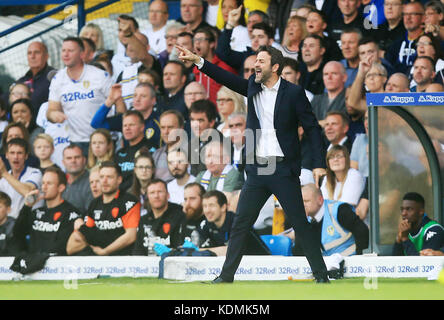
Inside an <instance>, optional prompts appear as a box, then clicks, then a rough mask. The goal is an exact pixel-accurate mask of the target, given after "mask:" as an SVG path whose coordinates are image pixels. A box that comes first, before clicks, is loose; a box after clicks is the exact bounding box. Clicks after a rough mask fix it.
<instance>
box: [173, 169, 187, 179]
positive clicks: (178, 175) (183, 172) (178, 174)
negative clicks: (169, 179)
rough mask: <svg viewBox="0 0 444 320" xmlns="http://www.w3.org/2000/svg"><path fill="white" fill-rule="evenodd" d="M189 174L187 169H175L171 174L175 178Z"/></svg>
mask: <svg viewBox="0 0 444 320" xmlns="http://www.w3.org/2000/svg"><path fill="white" fill-rule="evenodd" d="M186 174H187V171H186V170H185V171H182V172H180V171H175V172H173V173H172V174H171V175H172V176H173V177H174V178H175V179H182V178H183V177H185V175H186Z"/></svg>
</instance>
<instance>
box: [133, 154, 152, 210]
mask: <svg viewBox="0 0 444 320" xmlns="http://www.w3.org/2000/svg"><path fill="white" fill-rule="evenodd" d="M154 172H155V166H154V160H153V157H152V155H151V153H150V152H149V150H148V148H146V147H142V148H140V149H139V151H137V152H136V156H135V157H134V173H133V185H132V186H131V187H130V189H129V192H130V193H132V194H133V195H135V196H136V197H138V198H139V199H140V203H141V204H142V209H141V215H144V214H145V213H146V212H147V211H148V210H149V209H150V206H149V202H148V199H147V194H146V191H147V186H148V183H149V182H150V181H151V179H152V178H153V177H154Z"/></svg>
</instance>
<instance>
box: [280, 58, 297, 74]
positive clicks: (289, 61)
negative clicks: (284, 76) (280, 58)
mask: <svg viewBox="0 0 444 320" xmlns="http://www.w3.org/2000/svg"><path fill="white" fill-rule="evenodd" d="M285 67H290V68H291V69H292V70H294V72H301V70H300V68H299V63H298V62H297V60H295V59H293V58H290V57H284V63H283V67H282V69H284V68H285Z"/></svg>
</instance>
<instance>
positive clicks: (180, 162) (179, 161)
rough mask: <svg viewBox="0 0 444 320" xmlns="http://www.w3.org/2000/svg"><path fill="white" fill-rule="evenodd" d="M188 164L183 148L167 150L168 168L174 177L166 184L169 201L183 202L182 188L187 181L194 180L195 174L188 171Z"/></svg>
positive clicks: (183, 188)
mask: <svg viewBox="0 0 444 320" xmlns="http://www.w3.org/2000/svg"><path fill="white" fill-rule="evenodd" d="M189 167H190V164H189V163H188V159H187V155H186V153H185V152H184V151H183V150H179V149H177V150H172V151H170V152H168V169H169V171H170V174H171V175H172V176H173V177H174V179H173V180H172V181H170V182H169V183H168V185H167V187H168V193H169V194H170V202H174V203H177V204H180V205H182V203H183V202H184V190H185V186H186V185H187V184H188V183H191V182H194V180H195V179H196V177H195V176H193V175H190V174H189V173H188V171H189Z"/></svg>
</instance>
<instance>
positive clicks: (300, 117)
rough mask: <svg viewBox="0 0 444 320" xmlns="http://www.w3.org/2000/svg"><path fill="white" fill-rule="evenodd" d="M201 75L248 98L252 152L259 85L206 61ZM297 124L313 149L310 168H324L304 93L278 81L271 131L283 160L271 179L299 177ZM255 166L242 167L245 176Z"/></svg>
mask: <svg viewBox="0 0 444 320" xmlns="http://www.w3.org/2000/svg"><path fill="white" fill-rule="evenodd" d="M201 71H202V72H204V73H206V74H208V75H209V76H210V77H212V78H214V79H215V80H216V81H217V82H219V83H221V84H223V85H224V86H227V87H228V88H230V89H231V90H233V91H236V92H238V93H239V94H242V95H244V96H246V97H248V106H247V108H248V111H247V129H250V130H253V132H254V138H255V139H254V140H255V141H254V149H255V148H256V140H257V139H258V138H259V137H258V135H257V134H258V133H257V132H256V130H257V129H260V124H259V119H258V117H257V114H256V109H255V106H254V102H253V97H254V96H255V95H256V94H257V93H259V92H260V91H262V87H261V84H259V83H256V82H255V81H254V79H255V75H254V74H253V75H252V76H251V77H250V78H249V79H248V80H245V79H243V78H241V77H239V76H237V75H235V74H233V73H231V72H228V71H225V70H223V69H221V68H218V67H217V66H215V65H213V64H211V63H210V62H208V61H205V62H204V65H203V67H202V69H201ZM299 123H301V125H302V127H303V128H304V132H305V133H306V135H307V139H308V141H309V143H310V145H311V146H312V148H313V149H312V150H313V152H312V164H313V166H312V167H313V168H325V156H324V152H323V148H322V137H321V132H322V131H321V127H320V126H319V124H318V122H317V120H316V117H315V116H314V114H313V111H312V108H311V105H310V102H309V101H308V99H307V97H306V96H305V93H304V89H303V88H302V87H301V86H298V85H294V84H292V83H290V82H288V81H285V80H284V79H281V83H280V86H279V89H278V93H277V97H276V104H275V111H274V128H275V129H276V136H277V139H278V141H279V145H280V147H281V149H282V152H283V153H284V156H285V158H286V160H285V161H284V162H281V163H278V166H277V169H278V170H276V173H275V175H296V176H298V177H299V174H300V171H301V146H300V143H299V136H298V124H299ZM247 143H248V142H247ZM247 148H248V146H247ZM249 156H251V155H250V152H249V151H248V149H247V158H248V157H249ZM257 166H258V165H257V163H254V164H246V167H245V170H246V171H247V173H255V172H257Z"/></svg>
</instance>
